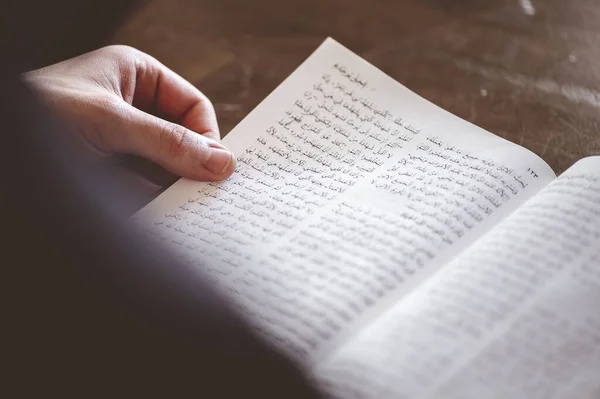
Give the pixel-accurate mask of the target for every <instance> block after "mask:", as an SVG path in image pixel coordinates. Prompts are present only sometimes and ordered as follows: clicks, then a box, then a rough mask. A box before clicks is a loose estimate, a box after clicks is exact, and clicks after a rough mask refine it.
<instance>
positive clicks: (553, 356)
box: [315, 157, 600, 399]
mask: <svg viewBox="0 0 600 399" xmlns="http://www.w3.org/2000/svg"><path fill="white" fill-rule="evenodd" d="M599 306H600V157H592V158H586V159H584V160H582V161H579V162H578V163H577V164H575V165H574V166H573V167H571V168H570V169H569V170H568V171H567V172H565V173H564V174H563V175H561V176H560V177H559V178H558V179H556V180H555V181H554V182H553V183H551V184H550V185H549V186H547V187H546V188H545V189H543V190H542V191H541V192H540V193H538V194H537V195H536V196H535V197H533V198H532V199H531V200H529V201H528V202H526V203H525V204H524V205H523V206H522V207H521V208H519V209H518V210H517V211H516V212H515V213H513V214H512V215H511V216H509V217H508V218H507V219H505V220H504V221H502V222H501V223H500V224H499V225H497V226H496V227H495V228H494V229H492V230H491V231H490V232H489V233H488V234H487V235H486V236H484V237H483V238H482V239H480V240H478V241H477V242H475V244H473V245H472V247H470V248H469V249H468V250H466V251H465V252H464V253H463V254H462V255H461V256H459V257H458V258H456V259H455V260H454V261H453V262H452V263H451V264H450V265H448V266H447V267H446V268H444V269H442V271H440V272H438V274H436V275H435V276H434V277H433V278H432V279H430V280H429V281H428V282H427V283H425V284H424V285H423V286H422V288H420V289H419V290H417V291H416V292H414V293H413V294H412V295H410V296H408V297H406V298H405V299H404V300H403V301H401V302H400V303H398V304H397V305H395V306H394V307H393V308H391V309H389V310H388V311H387V312H386V313H385V314H383V315H382V316H381V317H380V318H379V319H378V320H377V321H376V322H375V323H373V324H372V325H371V326H369V327H367V328H366V329H364V330H363V331H362V332H361V333H360V334H359V335H357V336H356V337H354V338H353V339H352V340H350V341H348V343H347V344H346V345H345V346H344V347H342V348H341V349H340V350H338V351H337V352H336V353H334V354H332V355H331V356H330V357H329V358H328V359H326V360H325V361H324V362H323V363H321V365H320V366H319V367H318V368H317V369H316V370H315V372H316V374H317V377H318V378H319V379H320V380H321V381H322V383H323V384H324V386H325V387H326V388H328V389H329V390H330V391H331V392H332V394H333V395H334V396H338V397H344V398H353V397H360V398H461V399H468V398H477V399H479V398H486V399H487V398H503V399H504V398H511V399H519V398H523V399H525V398H527V399H536V398H540V399H547V398H565V399H567V398H590V399H591V398H600V311H599V309H598V307H599Z"/></svg>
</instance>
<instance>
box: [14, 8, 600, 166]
mask: <svg viewBox="0 0 600 399" xmlns="http://www.w3.org/2000/svg"><path fill="white" fill-rule="evenodd" d="M48 3H49V4H46V5H42V6H40V7H41V8H37V9H36V10H35V11H34V10H31V9H28V8H27V7H26V6H24V5H23V6H22V7H20V9H19V10H16V11H14V12H13V13H12V14H11V15H13V16H14V18H12V19H11V21H12V24H13V26H14V25H15V24H21V25H22V24H25V25H28V26H27V29H23V30H26V31H27V32H30V33H29V34H30V35H31V37H30V38H26V39H34V38H37V39H41V40H42V43H43V45H42V46H40V47H39V48H38V56H39V57H38V61H37V62H38V63H39V64H44V63H50V62H54V61H58V60H60V59H64V58H68V57H72V56H74V55H77V54H80V53H82V52H85V51H89V50H91V49H94V48H97V47H99V46H102V45H105V44H111V43H121V44H129V45H131V46H134V47H137V48H139V49H140V50H143V51H145V52H147V53H149V54H151V55H153V56H155V57H156V58H158V59H159V60H161V61H162V62H163V63H165V64H166V65H167V66H169V67H170V68H172V69H174V70H175V71H177V72H178V73H179V74H180V75H182V76H183V77H185V78H186V79H188V80H189V81H191V82H192V83H193V84H194V85H196V86H197V87H198V88H200V89H201V90H202V91H204V92H205V94H206V95H208V97H209V98H211V100H212V101H213V103H214V104H215V107H216V110H217V114H218V117H219V122H220V126H221V131H222V133H223V134H226V133H227V132H228V131H229V130H231V128H232V127H233V126H235V125H236V124H237V123H238V122H239V121H240V120H241V119H242V118H243V117H244V116H245V115H246V114H247V113H248V112H249V111H250V110H252V108H253V107H255V106H256V105H257V104H258V103H259V102H260V101H261V100H262V99H263V98H264V97H265V96H266V95H267V94H268V93H269V92H271V91H272V90H273V89H274V88H275V87H276V86H277V85H278V84H279V83H281V82H282V81H283V79H285V77H286V76H287V75H289V74H290V73H291V72H292V71H293V70H294V69H295V68H296V67H297V66H298V65H299V64H300V63H301V62H302V61H303V60H304V59H305V58H306V57H307V56H308V55H309V54H310V53H311V52H312V51H313V50H315V49H316V47H317V46H318V45H319V44H320V43H321V42H322V41H323V40H324V39H325V38H326V37H327V36H332V37H333V38H335V39H336V40H338V41H340V42H341V43H342V44H344V45H345V46H346V47H348V48H350V49H351V50H353V51H354V52H356V53H358V54H359V55H361V56H362V57H364V58H366V59H367V60H368V61H370V62H371V63H373V64H375V65H376V66H377V67H379V68H380V69H382V70H383V71H384V72H386V73H387V74H389V75H391V76H392V77H393V78H394V79H396V80H398V81H399V82H401V83H402V84H404V85H405V86H407V87H408V88H409V89H411V90H413V91H415V92H416V93H418V94H420V95H421V96H423V97H425V98H427V99H428V100H430V101H432V102H434V103H435V104H437V105H439V106H441V107H443V108H445V109H447V110H448V111H450V112H452V113H454V114H456V115H458V116H460V117H462V118H464V119H466V120H468V121H470V122H473V123H475V124H476V125H479V126H481V127H483V128H484V129H487V130H489V131H491V132H493V133H495V134H497V135H499V136H502V137H504V138H507V139H508V140H510V141H513V142H516V143H518V144H521V145H523V146H525V147H527V148H529V149H531V150H532V151H534V152H535V153H537V154H539V155H540V156H542V158H544V159H545V160H546V161H547V162H548V163H549V164H550V165H551V166H552V167H553V168H554V169H555V171H556V172H558V173H560V172H562V171H563V170H564V169H566V168H567V167H569V166H570V165H571V164H572V163H573V162H575V161H576V160H578V159H580V158H582V157H584V156H587V155H592V154H600V113H599V110H600V68H599V63H600V47H599V46H598V44H599V43H600V40H599V39H600V2H599V1H597V0H569V1H565V0H462V1H461V0H289V1H285V0H255V1H248V0H152V1H146V2H143V3H142V4H138V5H137V6H136V7H135V8H133V9H130V7H129V6H128V5H124V3H123V2H117V1H105V2H94V4H87V3H83V4H82V3H77V2H64V3H65V5H63V4H62V3H61V1H58V2H48ZM74 8H76V9H77V10H74ZM73 11H77V12H78V14H79V15H80V17H78V18H75V19H74V18H70V17H69V15H71V14H72V13H73ZM128 11H129V12H128ZM115 16H117V18H115ZM21 28H22V26H21ZM49 32H52V34H49ZM108 32H111V33H110V34H108V35H107V33H108ZM34 66H35V65H32V67H34Z"/></svg>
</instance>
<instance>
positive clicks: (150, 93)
mask: <svg viewBox="0 0 600 399" xmlns="http://www.w3.org/2000/svg"><path fill="white" fill-rule="evenodd" d="M133 105H134V106H136V107H138V108H140V109H142V110H145V111H151V112H154V113H156V114H157V115H159V116H161V117H163V118H164V119H167V120H169V121H171V122H176V123H178V124H180V125H182V126H184V127H186V128H188V129H190V130H192V131H194V132H197V133H200V134H201V135H203V136H206V137H209V138H212V139H213V140H216V141H219V140H220V138H221V137H220V134H219V127H218V125H217V117H216V115H215V110H214V108H213V105H212V103H211V102H210V100H209V99H208V98H207V97H206V96H205V95H204V94H202V93H201V92H200V91H199V90H198V89H196V88H195V87H194V86H193V85H192V84H191V83H189V82H188V81H186V80H185V79H183V78H182V77H181V76H179V75H178V74H176V73H175V72H173V71H172V70H170V69H169V68H167V67H166V66H164V65H163V64H161V63H160V62H158V61H157V60H156V59H155V58H153V57H151V56H149V55H147V54H144V53H140V54H139V56H138V58H137V62H136V87H135V93H134V97H133Z"/></svg>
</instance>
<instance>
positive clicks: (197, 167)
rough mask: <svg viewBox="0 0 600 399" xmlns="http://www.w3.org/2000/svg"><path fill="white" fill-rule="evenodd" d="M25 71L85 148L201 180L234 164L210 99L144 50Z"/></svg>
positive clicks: (120, 49)
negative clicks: (141, 160)
mask: <svg viewBox="0 0 600 399" xmlns="http://www.w3.org/2000/svg"><path fill="white" fill-rule="evenodd" d="M24 77H25V80H26V81H27V82H28V83H30V85H31V86H32V87H33V88H34V89H35V90H36V91H37V92H38V93H39V94H41V97H42V98H43V99H44V100H45V101H46V102H47V103H48V104H49V106H50V107H51V108H52V109H53V110H54V111H55V112H57V113H58V114H59V115H60V116H61V117H62V118H63V119H64V120H66V121H67V122H68V123H69V125H70V126H71V127H72V129H71V131H72V132H73V133H74V135H75V137H74V138H75V139H76V141H77V142H79V143H80V144H82V147H83V148H84V149H85V150H89V151H90V152H92V153H95V154H97V155H108V154H119V153H120V154H133V155H138V156H141V157H144V158H147V159H149V160H151V161H154V162H156V163H157V164H159V165H161V166H163V167H164V168H165V169H167V170H168V171H170V172H172V173H174V174H176V175H179V176H183V177H187V178H190V179H194V180H201V181H217V180H223V179H226V178H227V177H229V176H230V175H231V174H232V173H233V171H234V169H235V157H234V156H233V154H232V153H231V152H230V151H229V150H227V148H225V147H224V146H223V145H222V144H221V143H220V134H219V127H218V125H217V118H216V115H215V111H214V108H213V106H212V103H211V102H210V101H209V99H208V98H207V97H206V96H205V95H204V94H202V93H201V92H200V91H199V90H198V89H196V88H195V87H194V86H193V85H192V84H190V83H189V82H187V81H186V80H185V79H183V78H182V77H181V76H179V75H177V74H176V73H175V72H173V71H171V70H170V69H168V68H167V67H166V66H164V65H163V64H161V63H160V62H159V61H157V60H156V59H154V58H153V57H151V56H149V55H147V54H145V53H143V52H141V51H139V50H136V49H134V48H132V47H128V46H108V47H104V48H101V49H99V50H96V51H92V52H90V53H87V54H84V55H81V56H79V57H76V58H72V59H70V60H67V61H63V62H61V63H58V64H55V65H51V66H48V67H46V68H42V69H38V70H35V71H31V72H28V73H26V74H25V75H24Z"/></svg>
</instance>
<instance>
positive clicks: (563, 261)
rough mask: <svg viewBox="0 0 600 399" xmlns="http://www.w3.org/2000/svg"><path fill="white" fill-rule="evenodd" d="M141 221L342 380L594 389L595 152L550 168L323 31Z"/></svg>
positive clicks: (450, 388)
mask: <svg viewBox="0 0 600 399" xmlns="http://www.w3.org/2000/svg"><path fill="white" fill-rule="evenodd" d="M224 143H225V145H226V146H227V147H228V148H230V149H231V150H232V151H233V152H234V153H235V154H236V155H237V169H236V171H235V173H234V174H233V176H232V177H231V178H230V179H228V180H227V181H224V182H220V183H199V182H193V181H189V180H185V179H182V180H180V181H179V182H177V183H176V184H175V185H174V186H172V187H171V188H170V189H169V190H167V191H166V192H164V193H163V194H162V195H161V196H159V197H158V198H157V199H156V200H155V201H153V202H152V203H150V204H149V205H148V206H147V207H146V208H144V209H143V210H142V211H140V212H139V213H138V214H137V215H136V216H135V219H136V220H139V221H140V222H141V223H143V224H144V225H145V227H146V228H147V229H148V231H149V232H150V233H151V234H152V236H154V237H156V238H158V239H159V240H161V241H164V242H166V243H168V245H170V246H171V247H172V248H173V250H174V251H175V252H176V253H177V254H178V256H180V257H181V258H182V259H183V260H184V261H185V262H189V263H190V264H193V265H195V266H196V267H198V268H200V269H201V270H203V271H204V272H205V273H206V274H207V276H209V278H211V279H213V280H214V281H215V283H216V284H217V286H219V287H220V288H221V289H222V290H223V292H224V294H225V295H227V296H229V298H231V300H232V302H233V303H234V304H235V306H236V307H238V309H239V310H240V312H241V314H242V315H243V316H245V317H246V318H247V319H248V320H249V321H250V323H251V325H253V326H254V327H255V328H256V330H258V331H259V332H260V334H262V335H263V336H264V337H265V338H266V339H268V340H269V341H270V342H272V343H274V344H276V345H278V346H280V347H281V348H282V349H284V350H285V351H287V352H288V353H289V354H291V355H292V356H293V357H294V358H296V359H297V360H298V361H299V362H300V363H301V364H303V365H304V366H305V367H306V368H307V369H308V370H310V372H311V373H312V375H314V376H315V378H316V379H317V380H318V381H319V383H320V384H321V386H322V387H324V389H326V390H327V391H329V392H330V393H331V394H332V395H333V396H335V397H340V398H346V397H352V398H354V397H357V398H461V399H465V398H477V399H480V398H503V399H504V398H511V399H516V398H528V399H534V398H543V399H547V398H590V399H591V398H599V397H600V310H599V306H600V157H591V158H586V159H583V160H581V161H579V162H578V163H576V164H575V165H574V166H572V167H571V168H570V169H569V170H567V171H566V172H565V173H564V174H562V175H561V176H559V177H558V178H557V177H556V176H555V174H554V173H553V171H552V169H551V168H550V167H549V166H548V165H547V164H546V163H544V162H543V161H542V160H541V159H540V158H538V157H537V156H536V155H534V154H533V153H531V152H530V151H528V150H526V149H524V148H522V147H519V146H518V145H515V144H512V143H510V142H508V141H506V140H504V139H501V138H499V137H497V136H494V135H493V134H491V133H488V132H486V131H484V130H482V129H480V128H478V127H476V126H474V125H472V124H470V123H467V122H465V121H463V120H461V119H459V118H457V117H456V116H453V115H451V114H450V113H448V112H446V111H444V110H442V109H440V108H438V107H437V106H435V105H433V104H431V103H430V102H428V101H426V100H424V99H423V98H421V97H419V96H417V95H416V94H414V93H412V92H411V91H409V90H408V89H406V88H405V87H403V86H402V85H400V84H399V83H397V82H395V81H394V80H393V79H391V78H390V77H388V76H387V75H385V74H384V73H382V72H381V71H380V70H378V69H377V68H375V67H373V66H372V65H370V64H369V63H367V62H366V61H364V60H362V59H361V58H360V57H358V56H357V55H355V54H353V53H352V52H350V51H349V50H347V49H346V48H344V47H343V46H341V45H340V44H338V43H337V42H335V41H334V40H332V39H327V40H326V41H325V42H324V43H323V44H322V45H321V46H320V47H319V49H318V50H316V51H315V52H314V53H313V54H312V55H311V56H310V57H309V58H308V59H307V60H306V61H305V62H304V63H303V64H302V65H301V66H300V67H299V68H298V69H297V70H296V71H295V72H294V73H293V74H292V75H291V76H290V77H289V78H288V79H287V80H285V82H284V83H282V84H281V85H280V86H279V87H278V88H277V89H276V90H275V91H274V92H273V93H272V94H271V95H269V96H268V97H267V98H266V99H265V100H264V101H263V102H262V103H261V104H260V105H259V106H258V107H257V108H256V109H255V110H254V111H252V113H250V115H248V117H247V118H245V119H244V120H243V121H242V122H241V123H240V124H239V125H238V126H237V127H236V128H235V129H234V130H233V131H232V132H231V133H230V134H229V135H228V136H227V137H226V138H225V139H224Z"/></svg>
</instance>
